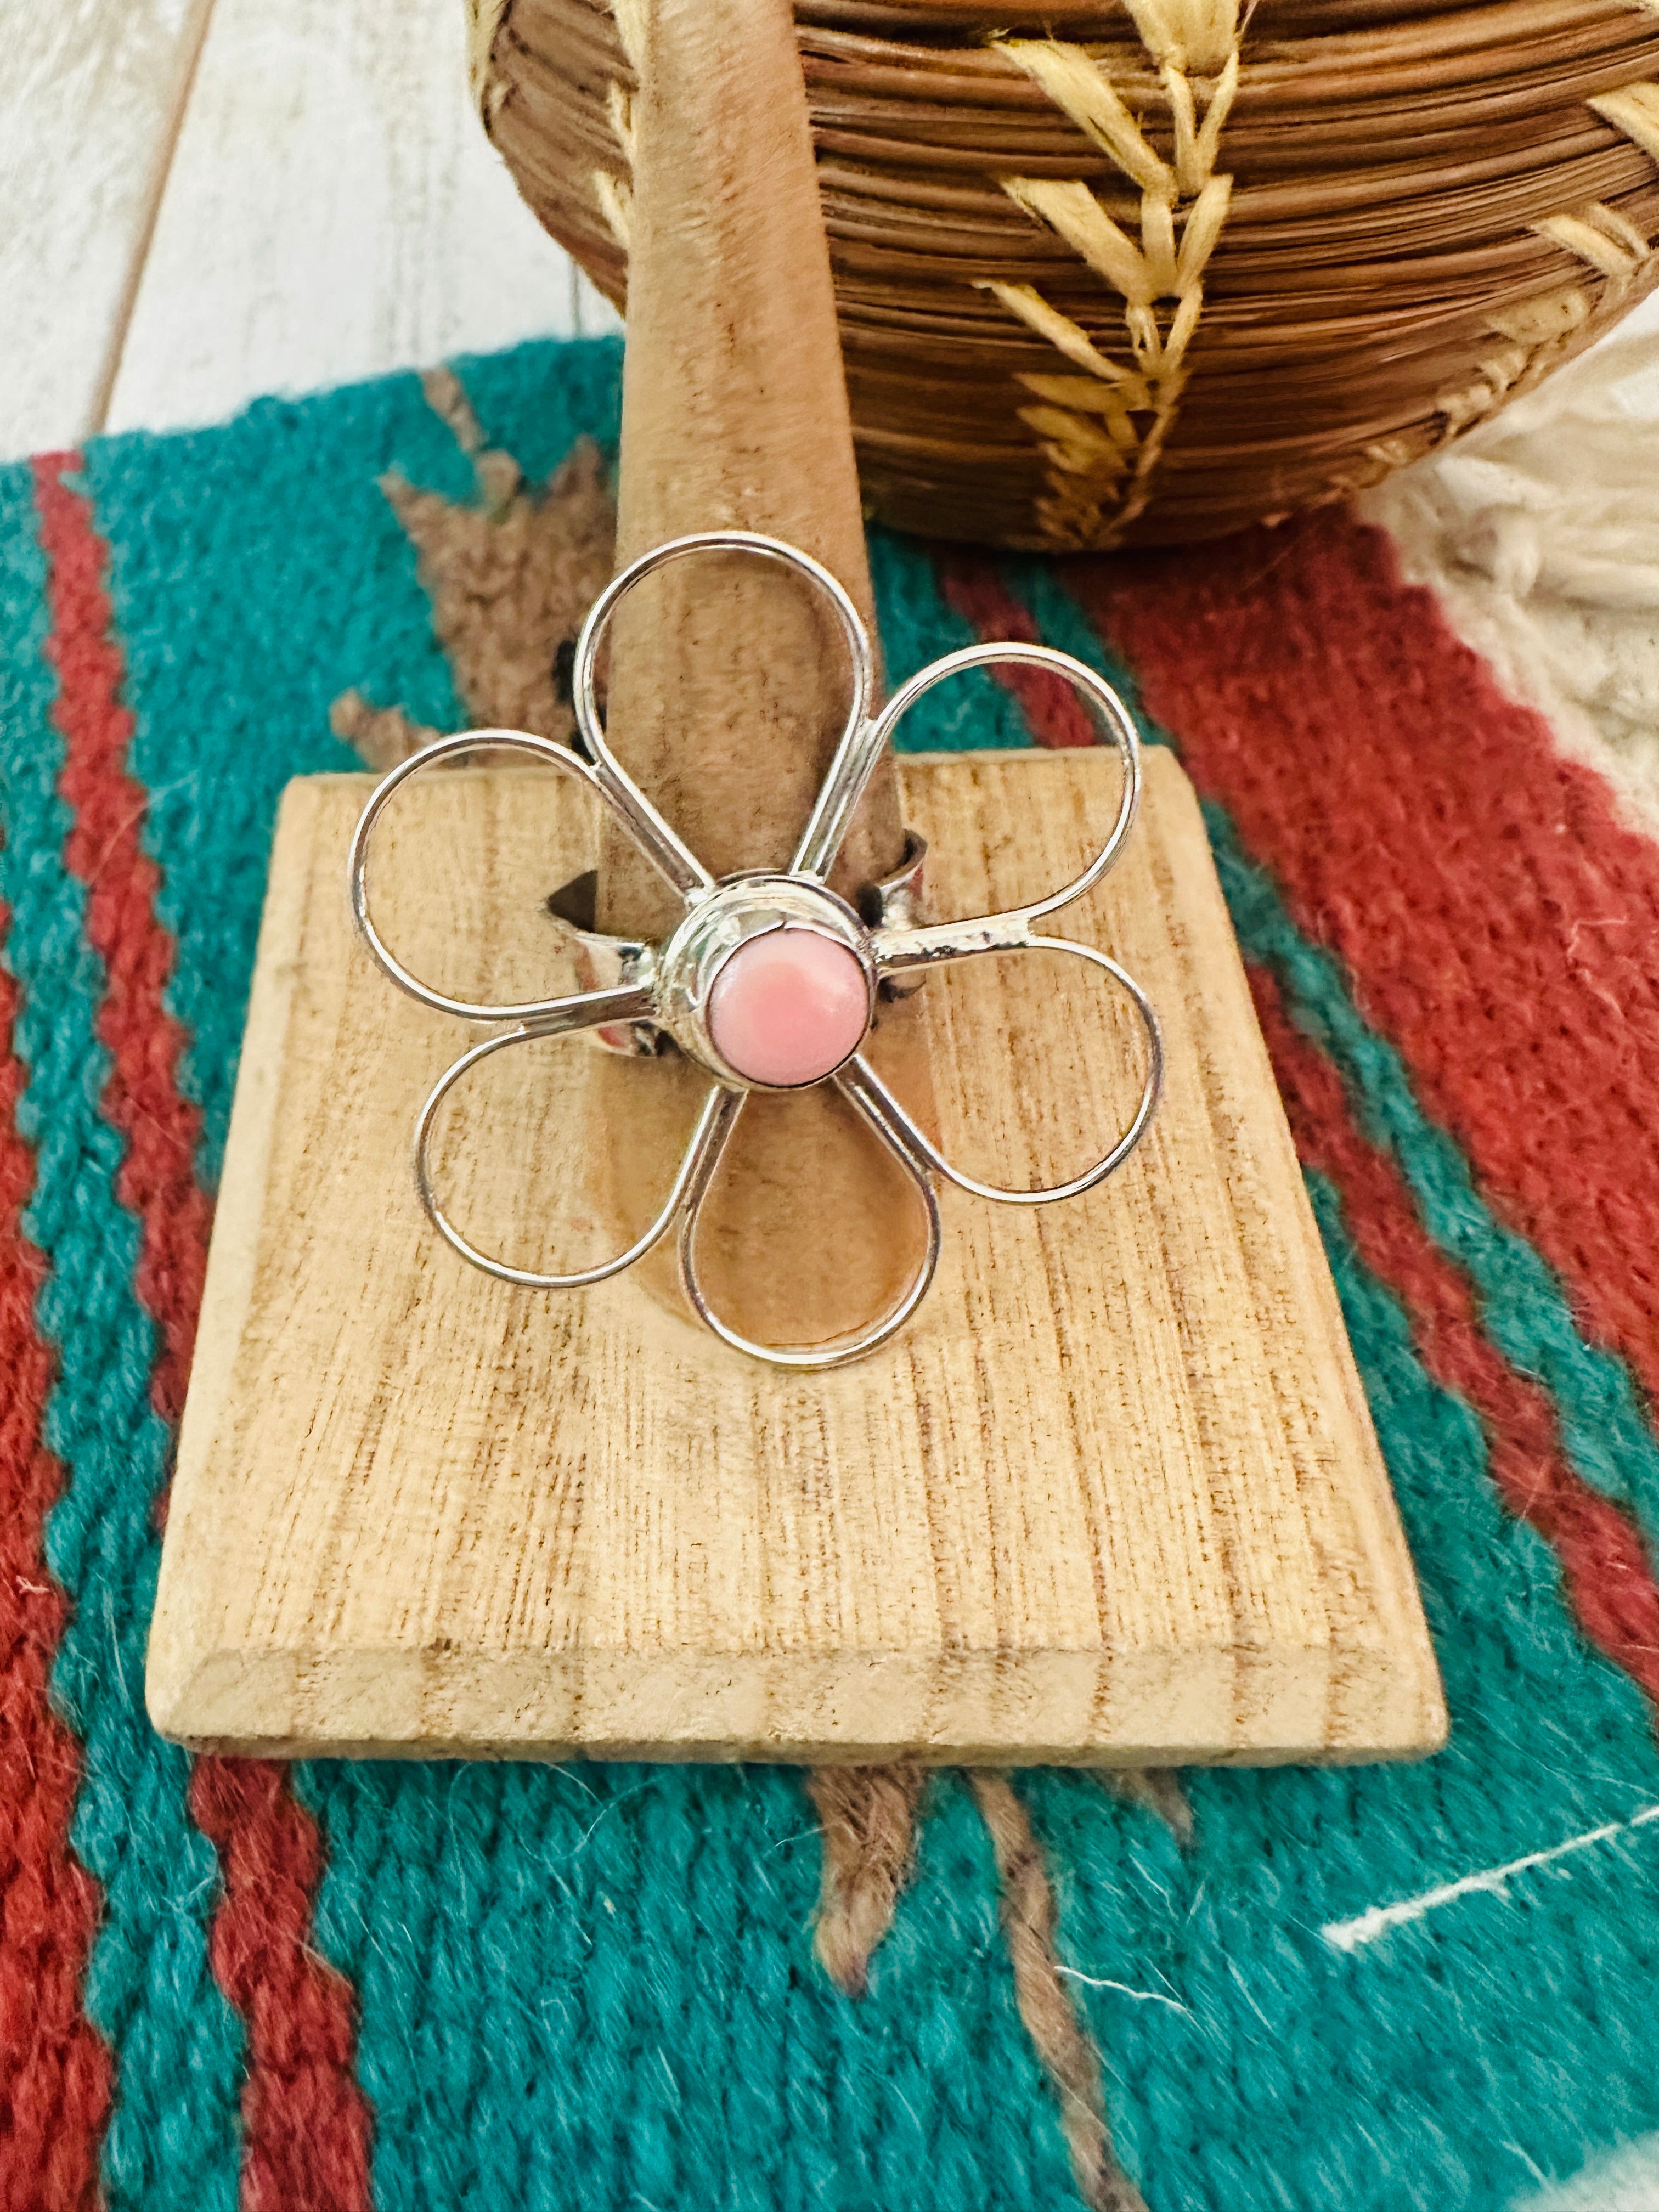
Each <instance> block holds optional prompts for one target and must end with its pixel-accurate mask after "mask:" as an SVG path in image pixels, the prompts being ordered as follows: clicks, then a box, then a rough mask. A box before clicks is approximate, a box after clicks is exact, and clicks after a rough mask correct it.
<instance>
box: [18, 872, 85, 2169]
mask: <svg viewBox="0 0 1659 2212" xmlns="http://www.w3.org/2000/svg"><path fill="white" fill-rule="evenodd" d="M8 922H9V916H8V915H6V913H5V910H4V908H0V938H3V935H4V933H5V928H6V926H7V924H8ZM17 1003H18V992H17V986H16V984H15V981H13V979H12V978H11V977H10V976H9V975H7V974H6V972H5V971H4V969H0V1376H3V1377H4V1387H3V1389H0V2212H42V2208H45V2212H83V2208H85V2209H86V2212H90V2207H91V2206H92V2205H93V2204H94V2202H95V2200H96V2197H97V2190H98V2152H99V2146H100V2143H101V2142H102V2141H103V2136H104V2124H105V2122H106V2118H108V2114H109V2101H110V2078H111V2069H110V2057H109V2052H108V2051H107V2049H106V2047H105V2045H104V2043H103V2040H102V2039H101V2038H100V2036H99V2035H98V2033H97V2032H96V2030H95V2029H94V2027H93V2026H92V2024H91V2022H90V2021H88V2019H87V2017H86V2015H85V2014H84V2012H83V2011H82V2008H81V1988H82V1980H83V1978H84V1977H85V1974H86V1967H87V1957H88V1953H89V1951H90V1950H91V1948H92V1939H93V1936H94V1932H95V1930H96V1928H97V1925H98V1896H99V1893H98V1885H97V1883H96V1882H95V1881H94V1880H93V1878H92V1876H91V1875H89V1874H88V1872H87V1871H86V1869H85V1868H84V1867H82V1865H80V1863H78V1862H77V1860H76V1858H75V1857H74V1854H73V1853H72V1852H71V1850H70V1845H69V1829H70V1817H71V1815H72V1814H73V1813H74V1810H75V1799H76V1791H77V1790H78V1789H79V1787H80V1780H81V1747H80V1746H79V1744H78V1743H77V1742H76V1739H75V1737H74V1735H72V1734H71V1733H70V1730H69V1729H67V1728H65V1727H64V1724H63V1723H62V1722H61V1721H60V1720H58V1717H57V1716H56V1715H55V1714H54V1713H53V1712H52V1709H51V1707H50V1705H48V1703H47V1701H46V1688H47V1683H48V1681H49V1680H50V1677H51V1674H52V1660H53V1657H54V1656H55V1655H56V1653H57V1650H58V1643H59V1640H60V1638H61V1637H62V1635H63V1632H64V1620H65V1617H66V1615H67V1613H68V1611H69V1607H68V1605H67V1603H66V1602H65V1600H64V1594H63V1592H62V1591H61V1590H60V1589H58V1586H57V1584H56V1583H54V1582H53V1581H52V1577H51V1576H50V1574H49V1573H48V1572H47V1571H46V1565H45V1559H44V1556H43V1551H42V1535H43V1531H44V1528H45V1523H46V1514H47V1512H48V1510H50V1509H51V1507H52V1504H53V1503H54V1502H55V1501H56V1499H57V1498H58V1492H59V1489H60V1486H61V1476H60V1470H59V1468H58V1462H57V1461H56V1460H55V1459H54V1458H53V1457H52V1454H51V1453H50V1452H49V1451H48V1450H47V1449H46V1444H45V1443H44V1441H43V1439H42V1436H41V1423H42V1420H43V1418H44V1416H45V1412H46V1398H47V1395H48V1393H49V1392H50V1390H51V1389H52V1353H51V1352H50V1350H49V1349H48V1347H47V1346H46V1343H45V1342H44V1341H43V1340H42V1338H41V1336H40V1332H39V1330H38V1329H37V1328H36V1327H35V1321H34V1302H35V1297H36V1294H37V1292H38V1291H39V1289H40V1280H41V1277H42V1276H43V1274H44V1273H45V1262H44V1261H42V1259H41V1257H40V1254H39V1253H38V1252H37V1251H36V1250H35V1249H34V1247H33V1245H32V1244H31V1243H29V1242H28V1240H27V1238H26V1237H25V1236H24V1234H23V1229H22V1211H23V1207H24V1206H26V1205H27V1201H28V1198H29V1194H30V1193H31V1192H32V1191H33V1188H34V1160H33V1154H32V1152H30V1149H29V1147H28V1146H27V1145H26V1144H25V1143H24V1141H23V1139H22V1136H21V1133H20V1132H19V1130H18V1127H17V1119H16V1110H17V1102H18V1100H19V1098H20V1097H21V1095H22V1092H23V1089H24V1085H25V1081H26V1078H25V1074H24V1071H23V1068H22V1066H21V1064H20V1062H19V1061H18V1060H17V1058H16V1056H15V1053H14V1052H13V1050H12V1030H13V1024H14V1023H15V1020H16V1016H17Z"/></svg>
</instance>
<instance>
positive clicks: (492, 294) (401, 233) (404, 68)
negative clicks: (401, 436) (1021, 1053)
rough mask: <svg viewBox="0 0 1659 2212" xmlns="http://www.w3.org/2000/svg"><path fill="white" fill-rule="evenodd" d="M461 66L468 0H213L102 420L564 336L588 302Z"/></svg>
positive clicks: (209, 409)
mask: <svg viewBox="0 0 1659 2212" xmlns="http://www.w3.org/2000/svg"><path fill="white" fill-rule="evenodd" d="M465 69H466V64H465V21H464V20H463V17H462V13H461V8H460V4H459V0H412V4H411V0H345V4H342V0H283V4H282V6H281V7H277V8H273V7H270V6H269V5H268V4H266V0H215V5H214V10H213V18H212V22H211V25H210V29H209V33H208V37H207V40H206V42H205V45H204V49H203V52H202V57H201V62H200V65H199V67H198V69H197V75H196V82H195V85H194V87H193V89H192V91H191V98H190V101H189V105H188V106H187V108H186V110H185V118H184V123H183V127H182V129H181V130H180V132H179V143H178V148H177V151H176V153H175V154H174V155H173V163H172V167H171V169H170V172H169V173H168V177H167V190H166V191H165V193H164V195H163V197H162V199H161V210H160V214H159V216H158V217H157V220H156V224H155V236H154V239H153V240H152V241H151V244H150V247H149V254H148V256H147V258H146V259H145V262H144V266H143V273H142V276H141V277H140V280H139V282H138V283H137V289H136V293H135V296H134V302H133V309H132V315H131V323H130V325H129V327H128V330H127V332H126V337H125V343H124V344H123V347H122V351H121V359H120V365H119V368H118V372H117V374H116V376H115V380H114V384H113V388H112V393H111V398H110V405H109V413H108V424H107V427H109V428H112V429H125V428H132V427H135V426H137V425H147V426H150V427H155V426H167V425H171V424H174V423H187V422H210V421H212V420H214V419H215V418H216V417H218V416H223V415H228V414H230V413H232V412H234V410H235V409H236V408H237V407H239V406H240V405H242V404H244V403H245V402H246V400H247V399H248V398H251V397H252V395H253V394H254V393H256V392H299V391H306V390H308V389H310V388H312V387H313V386H319V385H325V384H331V383H338V382H343V381H345V380H349V379H351V378H354V377H360V376H372V375H377V374H380V372H382V371H383V370H386V369H390V368H404V367H408V366H410V365H419V366H425V365H427V364H428V363H430V362H437V361H441V360H443V359H444V358H445V357H446V356H449V355H451V354H453V353H456V352H458V351H461V350H468V351H473V350H477V351H484V350H488V349H490V348H492V347H495V346H501V345H506V344H509V343H512V342H513V341H514V340H516V339H519V338H522V337H531V336H538V335H544V336H546V335H568V334H570V333H571V332H573V331H574V330H575V328H576V327H577V324H578V321H579V319H580V314H581V307H580V304H579V301H580V300H586V301H596V300H597V297H598V295H596V294H592V292H591V291H588V290H586V289H584V290H583V292H582V293H581V294H580V295H579V294H578V293H577V291H576V290H575V289H574V276H573V266H572V264H571V263H570V262H569V261H568V258H566V256H565V255H564V254H563V253H562V252H561V251H560V250H559V248H558V247H557V246H555V245H554V244H553V243H552V241H551V240H548V239H547V238H545V236H544V235H542V234H539V230H538V225H537V223H536V222H535V221H534V220H533V218H532V217H531V216H530V215H529V214H528V213H527V211H526V209H525V207H524V205H523V203H522V202H521V201H520V198H519V196H518V193H517V191H515V189H514V188H513V185H512V183H511V180H510V179H508V177H507V174H506V173H505V171H504V170H503V169H502V167H501V163H500V161H498V160H497V159H496V158H495V156H494V155H493V154H492V153H491V151H490V149H489V146H488V145H487V143H484V141H483V133H482V131H480V129H479V127H478V122H477V116H476V114H475V113H474V112H473V111H472V108H471V101H470V99H469V96H468V92H467V87H466V74H465ZM604 326H605V327H607V328H611V329H614V328H615V327H616V323H615V319H614V317H612V316H611V315H610V313H609V312H608V311H606V313H605V323H604Z"/></svg>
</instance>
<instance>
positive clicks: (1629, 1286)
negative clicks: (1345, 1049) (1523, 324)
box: [1073, 511, 1659, 1403]
mask: <svg viewBox="0 0 1659 2212" xmlns="http://www.w3.org/2000/svg"><path fill="white" fill-rule="evenodd" d="M1073 586H1074V588H1076V589H1077V591H1078V593H1079V598H1080V599H1082V601H1083V603H1084V604H1085V606H1086V607H1087V608H1088V609H1089V610H1090V611H1091V614H1092V615H1093V616H1094V617H1095V619H1096V620H1097V623H1099V624H1100V626H1101V627H1102V629H1103V630H1104V631H1105V632H1106V633H1108V634H1109V635H1110V636H1111V638H1112V639H1113V641H1114V642H1115V644H1116V645H1117V646H1118V647H1120V649H1121V651H1123V653H1125V654H1126V656H1127V659H1128V660H1129V662H1130V664H1131V665H1132V666H1133V668H1134V670H1135V672H1136V675H1137V677H1138V678H1139V682H1140V685H1141V690H1142V693H1143V696H1144V697H1145V699H1146V705H1147V707H1148V708H1149V709H1150V711H1151V712H1152V714H1153V715H1155V716H1156V717H1157V719H1158V720H1159V721H1161V722H1163V723H1164V725H1165V726H1167V727H1168V728H1169V729H1170V731H1171V732H1173V733H1174V734H1175V736H1176V738H1177V739H1178V741H1179V743H1180V745H1181V749H1182V761H1183V763H1185V765H1186V767H1187V768H1188V771H1189V772H1190V773H1191V775H1192V776H1193V779H1194V781H1195V782H1196V783H1197V785H1198V786H1199V787H1200V790H1201V791H1203V792H1205V793H1207V794H1209V795H1211V796H1212V797H1214V798H1216V799H1220V800H1221V801H1222V802H1223V803H1224V804H1225V806H1226V807H1227V809H1228V811H1229V812H1230V813H1231V816H1232V817H1233V819H1234V821H1235V822H1236V823H1237V826H1238V829H1239V831H1240V834H1241V835H1242V836H1243V839H1244V842H1245V843H1246V844H1247V845H1248V846H1249V849H1250V851H1251V853H1252V854H1254V855H1255V858H1256V859H1257V860H1260V861H1261V863H1262V864H1263V865H1264V866H1266V867H1267V868H1268V869H1269V870H1271V872H1272V873H1273V876H1274V878H1276V880H1277V882H1278V883H1279V886H1280V888H1281V890H1282V891H1283V893H1284V895H1285V900H1286V902H1287V904H1288V905H1289V907H1290V908H1291V912H1292V913H1293V915H1295V917H1296V920H1297V923H1298V925H1299V927H1301V928H1302V929H1303V930H1304V932H1305V933H1307V934H1309V935H1310V937H1313V938H1315V939H1317V940H1318V941H1319V942H1320V943H1322V944H1323V945H1328V946H1329V947H1330V948H1331V949H1332V950H1333V951H1335V952H1336V953H1337V954H1338V955H1339V956H1340V958H1341V960H1342V961H1343V963H1344V964H1345V966H1346V969H1348V971H1349V973H1350V975H1352V979H1353V985H1354V991H1355V995H1356V997H1357V999H1358V1002H1359V1004H1360V1006H1361V1007H1362V1009H1363V1011H1364V1013H1365V1015H1366V1017H1367V1018H1368V1019H1369V1020H1370V1022H1372V1023H1373V1024H1375V1025H1376V1027H1377V1028H1378V1029H1380V1030H1382V1031H1383V1033H1384V1034H1385V1035H1386V1036H1389V1037H1390V1038H1392V1039H1393V1041H1394V1042H1395V1044H1396V1045H1397V1046H1398V1047H1399V1048H1400V1049H1401V1052H1402V1053H1403V1054H1404V1055H1405V1058H1406V1060H1407V1064H1408V1066H1409V1067H1410V1070H1411V1073H1412V1079H1413V1084H1414V1085H1415V1087H1416V1089H1417V1091H1418V1095H1419V1098H1420V1099H1421V1101H1422V1103H1423V1105H1424V1108H1425V1110H1426V1111H1427V1113H1428V1114H1429V1115H1431V1117H1432V1118H1433V1119H1434V1120H1435V1121H1438V1122H1439V1123H1440V1125H1441V1126H1442V1127H1443V1128H1445V1129H1447V1130H1449V1132H1450V1133H1452V1135H1453V1136H1455V1139H1457V1142H1458V1143H1459V1145H1460V1146H1462V1149H1463V1152H1464V1153H1465V1154H1466V1156H1467V1158H1468V1160H1469V1162H1470V1164H1471V1166H1472V1168H1473V1170H1474V1174H1475V1176H1476V1178H1477V1181H1478V1182H1479V1184H1480V1188H1481V1189H1482V1191H1483V1194H1485V1195H1486V1199H1487V1200H1488V1202H1489V1203H1490V1204H1491V1205H1492V1206H1493V1208H1494V1210H1495V1211H1496V1212H1498V1213H1499V1214H1500V1215H1501V1216H1502V1218H1504V1219H1505V1220H1507V1221H1508V1222H1509V1223H1510V1225H1511V1226H1512V1227H1513V1228H1515V1229H1516V1230H1518V1231H1520V1232H1521V1233H1522V1235H1523V1236H1525V1237H1528V1238H1529V1239H1530V1240H1531V1241H1532V1243H1534V1246H1535V1247H1536V1248H1537V1249H1538V1250H1539V1251H1540V1252H1541V1253H1542V1255H1544V1257H1545V1258H1546V1259H1547V1261H1549V1263H1550V1264H1551V1266H1552V1267H1553V1268H1554V1269H1555V1271H1556V1273H1558V1274H1559V1276H1560V1277H1561V1279H1562V1280H1563V1282H1564V1283H1565V1285H1566V1286H1567V1288H1568V1291H1569V1294H1570V1296H1571V1299H1572V1302H1573V1304H1574V1306H1575V1308H1576V1310H1577V1313H1578V1315H1579V1316H1580V1319H1581V1323H1582V1325H1583V1327H1584V1328H1585V1329H1586V1331H1587V1333H1589V1334H1591V1335H1593V1336H1594V1337H1595V1340H1597V1341H1598V1342H1600V1343H1601V1345H1603V1346H1606V1347H1607V1348H1608V1349H1610V1350H1612V1351H1614V1352H1618V1353H1619V1354H1620V1356H1621V1357H1622V1358H1624V1359H1625V1360H1626V1362H1627V1363H1628V1364H1629V1365H1630V1367H1631V1368H1632V1370H1634V1372H1635V1373H1636V1374H1637V1375H1638V1376H1639V1377H1640V1379H1641V1381H1642V1383H1644V1386H1645V1388H1646V1390H1647V1392H1648V1395H1649V1398H1650V1402H1651V1403H1659V1147H1656V1146H1655V1145H1654V1143H1653V1141H1652V1127H1651V1125H1652V1101H1653V1099H1654V1097H1656V1095H1659V972H1656V969H1655V964H1654V960H1653V947H1654V945H1655V943H1656V941H1659V846H1656V845H1654V844H1653V843H1651V842H1649V841H1648V840H1647V839H1645V838H1644V837H1643V836H1641V835H1640V834H1639V833H1638V832H1637V831H1636V830H1634V829H1631V828H1630V827H1628V826H1627V825H1626V823H1625V822H1624V821H1623V820H1622V819H1621V817H1620V815H1619V813H1618V811H1617V809H1616V806H1615V804H1614V800H1613V795H1612V793H1610V792H1609V791H1608V789H1607V787H1606V786H1605V784H1603V782H1602V781H1601V779H1600V778H1599V777H1598V776H1597V775H1595V773H1594V772H1593V771H1592V770H1591V769H1587V768H1585V767H1583V766H1582V765H1581V764H1580V763H1577V762H1574V761H1571V760H1569V759H1566V758H1565V757H1563V756H1562V754H1561V753H1560V752H1559V750H1558V749H1557V747H1556V745H1555V744H1554V742H1553V738H1552V737H1551V734H1550V731H1549V728H1548V726H1547V724H1546V723H1545V721H1544V720H1542V718H1541V716H1540V715H1538V714H1535V713H1534V711H1533V710H1532V709H1531V708H1527V707H1522V706H1520V705H1518V704H1516V702H1514V701H1512V700H1510V699H1508V698H1506V697H1505V696H1504V695H1503V693H1502V692H1501V691H1500V690H1498V685H1497V684H1496V682H1495V680H1494V679H1493V678H1492V674H1491V672H1490V671H1489V670H1488V669H1487V667H1486V664H1485V663H1484V662H1483V661H1482V660H1481V659H1480V658H1479V656H1478V655H1477V654H1475V653H1473V652H1471V651H1470V650H1469V648H1468V647H1467V646H1465V645H1463V644H1462V642H1461V641H1459V640H1458V639H1457V638H1456V637H1455V636H1454V635H1453V634H1452V632H1451V630H1450V629H1449V626H1448V625H1447V623H1445V621H1444V620H1443V617H1442V615H1441V613H1440V610H1439V608H1438V606H1437V603H1436V602H1435V600H1434V599H1433V597H1432V595H1431V593H1430V592H1427V591H1425V590H1422V589H1419V588H1418V587H1416V586H1409V585H1407V584H1405V583H1404V582H1402V581H1401V577H1400V574H1399V571H1398V567H1397V563H1396V561H1395V553H1394V549H1393V546H1392V544H1390V542H1389V540H1388V539H1387V538H1385V537H1384V536H1383V534H1382V533H1381V532H1378V531H1375V530H1372V529H1370V528H1368V527H1366V526H1364V525H1362V524H1360V523H1358V522H1357V521H1356V520H1353V518H1352V517H1351V516H1349V515H1346V514H1344V513H1340V512H1335V511H1331V512H1328V513H1322V514H1319V515H1315V516H1310V517H1308V518H1306V519H1304V520H1303V521H1301V522H1299V523H1297V524H1294V525H1291V526H1286V527H1285V528H1283V529H1280V530H1279V531H1276V532H1270V531H1258V532H1252V533H1250V534H1249V535H1248V536H1246V537H1244V538H1237V539H1234V540H1232V541H1231V542H1229V543H1227V544H1224V545H1221V546H1218V547H1212V548H1209V549H1206V550H1202V551H1199V552H1191V553H1186V554H1182V555H1179V556H1152V557H1145V556H1143V557H1139V558H1138V559H1137V560H1136V562H1134V563H1133V566H1131V565H1130V564H1128V563H1127V562H1086V563H1080V564H1079V567H1078V568H1077V569H1076V570H1075V572H1074V574H1073Z"/></svg>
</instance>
